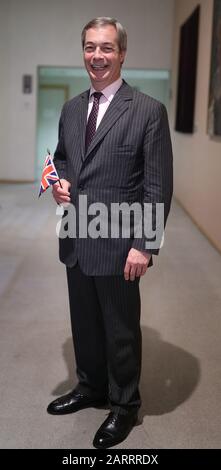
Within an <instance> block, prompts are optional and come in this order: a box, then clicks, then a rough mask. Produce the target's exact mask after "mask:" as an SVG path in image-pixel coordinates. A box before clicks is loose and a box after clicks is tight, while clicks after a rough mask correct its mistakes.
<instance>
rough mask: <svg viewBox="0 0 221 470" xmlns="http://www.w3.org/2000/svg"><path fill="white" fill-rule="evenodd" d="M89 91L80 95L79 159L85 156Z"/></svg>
mask: <svg viewBox="0 0 221 470" xmlns="http://www.w3.org/2000/svg"><path fill="white" fill-rule="evenodd" d="M89 92H90V91H89V90H87V91H85V92H84V93H82V95H81V102H80V110H79V135H80V147H81V149H80V150H81V158H82V160H83V159H84V156H85V132H86V125H87V112H88V100H89Z"/></svg>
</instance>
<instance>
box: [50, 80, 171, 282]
mask: <svg viewBox="0 0 221 470" xmlns="http://www.w3.org/2000/svg"><path fill="white" fill-rule="evenodd" d="M88 98H89V91H86V92H84V93H82V94H80V95H79V96H77V97H75V98H73V99H71V100H70V101H68V102H67V103H65V105H64V107H63V109H62V113H61V117H60V123H59V141H58V145H57V148H56V151H55V156H54V163H55V166H56V168H57V171H58V174H59V176H60V178H65V179H67V180H68V181H69V182H70V183H71V200H72V203H73V204H74V205H75V208H76V214H77V220H78V215H79V206H78V202H79V195H80V194H81V195H87V202H88V206H89V205H90V204H92V203H94V202H102V203H104V204H105V205H106V206H107V208H108V210H110V205H111V203H113V202H118V203H122V202H127V203H129V204H131V203H133V202H140V203H143V202H147V203H156V202H161V203H162V202H163V203H164V214H165V222H166V219H167V216H168V213H169V209H170V203H171V197H172V181H173V178H172V148H171V140H170V132H169V125H168V118H167V112H166V109H165V107H164V105H163V104H161V103H159V102H158V101H156V100H155V99H153V98H151V97H149V96H147V95H144V94H142V93H140V92H138V91H136V90H134V89H132V88H131V87H130V86H129V85H128V84H127V83H126V82H125V81H123V84H122V86H121V87H120V89H119V90H118V91H117V93H116V94H115V96H114V98H113V100H112V101H111V103H110V105H109V107H108V109H107V111H106V113H105V115H104V117H103V119H102V121H101V123H100V125H99V127H98V129H97V131H96V134H95V137H94V139H93V140H92V142H91V144H90V146H89V148H88V149H87V152H85V130H86V123H87V110H88ZM145 241H146V240H145V236H143V237H142V238H134V237H133V233H132V234H131V236H130V237H129V238H110V237H108V238H101V237H100V238H97V239H93V238H90V237H88V238H83V239H82V238H65V239H59V245H60V247H59V252H60V260H61V261H62V262H64V263H65V264H66V265H67V266H74V265H75V264H76V262H77V260H78V262H79V265H80V267H81V269H82V270H83V271H84V272H85V273H86V274H88V275H114V274H122V273H123V270H124V265H125V261H126V258H127V255H128V252H129V250H130V248H131V247H134V248H136V249H139V250H144V251H145ZM148 252H152V254H153V253H154V254H158V250H151V249H148ZM151 263H152V260H151Z"/></svg>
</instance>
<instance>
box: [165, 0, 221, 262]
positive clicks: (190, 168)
mask: <svg viewBox="0 0 221 470" xmlns="http://www.w3.org/2000/svg"><path fill="white" fill-rule="evenodd" d="M197 4H200V5H201V11H200V30H199V48H198V66H197V87H196V102H195V126H196V131H195V133H194V134H192V135H185V134H181V133H178V132H173V133H172V138H173V148H174V170H175V171H174V182H175V195H176V197H177V199H178V200H179V201H180V202H181V204H182V205H183V207H184V208H185V209H186V210H187V212H188V213H189V214H190V215H191V217H192V218H193V220H194V221H195V222H196V223H197V224H198V226H199V227H200V228H201V230H202V231H203V232H204V233H205V234H206V235H207V236H208V238H209V239H210V240H211V241H212V242H213V244H214V245H215V246H216V247H217V248H218V249H219V250H221V209H220V201H221V183H220V181H221V179H220V177H221V139H211V138H210V137H209V135H208V134H207V109H208V90H209V77H210V55H211V40H212V9H213V2H212V1H211V0H201V1H199V0H185V1H183V0H176V2H175V23H174V25H175V26H174V39H173V44H174V51H173V69H172V77H173V84H172V90H173V92H172V96H173V99H172V103H171V104H172V106H171V108H172V113H171V115H172V118H171V127H172V126H173V128H174V122H175V107H176V86H177V68H178V46H179V28H180V25H181V24H182V23H183V22H184V21H185V19H186V18H187V17H188V16H189V15H190V14H191V13H192V11H193V10H194V8H195V7H196V6H197ZM187 250H188V247H187ZM202 262H203V259H202Z"/></svg>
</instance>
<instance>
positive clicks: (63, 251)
mask: <svg viewBox="0 0 221 470" xmlns="http://www.w3.org/2000/svg"><path fill="white" fill-rule="evenodd" d="M82 46H83V53H84V62H85V67H86V69H87V72H88V74H89V77H90V80H91V89H90V90H89V91H87V92H84V93H82V94H81V95H79V96H77V97H75V98H74V99H72V100H70V101H69V102H67V103H66V104H65V105H64V107H63V110H62V113H61V119H60V125H59V142H58V146H57V149H56V152H55V158H54V162H55V165H56V168H57V171H58V174H59V176H60V178H61V185H62V188H61V187H60V186H59V184H55V185H54V186H53V196H54V199H55V201H56V202H57V203H58V204H63V203H70V202H71V203H72V204H74V207H75V208H76V214H77V215H78V219H79V225H80V222H81V219H82V217H83V212H82V206H81V204H82V202H81V201H82V199H81V198H82V196H84V197H86V196H87V202H88V205H89V206H91V205H92V204H94V203H102V204H103V205H105V207H107V208H108V210H109V209H110V207H111V204H113V203H127V204H133V203H139V204H141V207H143V206H144V203H154V204H155V203H163V204H164V222H166V218H167V215H168V212H169V208H170V202H171V196H172V151H171V141H170V134H169V127H168V120H167V114H166V110H165V107H164V106H163V105H162V104H161V103H159V102H157V101H156V100H154V99H152V98H150V97H148V96H146V95H144V94H142V93H139V92H137V91H135V90H134V89H132V88H131V87H130V86H129V85H127V83H126V82H125V81H123V80H122V79H121V76H120V74H121V66H122V64H123V62H124V58H125V54H126V46H127V36H126V32H125V30H124V28H123V27H122V25H121V24H120V23H119V22H117V21H116V20H115V19H111V18H96V19H94V20H92V21H91V22H90V23H88V24H87V25H86V26H85V28H84V29H83V32H82ZM91 207H92V206H91ZM99 207H100V206H99ZM102 207H103V206H102ZM91 213H92V212H91ZM90 220H91V219H90ZM108 223H109V220H108ZM78 228H79V227H78ZM120 228H122V221H121V227H120ZM59 243H60V259H61V261H63V262H64V263H65V264H66V266H67V279H68V289H69V300H70V311H71V321H72V333H73V341H74V348H75V356H76V365H77V376H78V381H79V383H78V385H77V387H76V388H75V389H74V390H73V391H72V392H71V393H69V394H67V395H65V396H63V397H60V398H58V399H57V400H54V401H53V402H52V403H50V405H49V406H48V412H49V413H51V414H65V413H71V412H75V411H77V410H80V409H82V408H86V407H89V406H99V405H104V404H105V403H106V402H107V401H109V405H110V408H111V411H110V414H109V415H108V417H107V419H106V420H105V421H104V423H103V424H102V425H101V427H100V428H99V429H98V431H97V433H96V435H95V437H94V441H93V445H94V446H95V447H97V448H107V447H111V446H114V445H116V444H118V443H119V442H121V441H123V440H124V439H125V438H126V437H127V435H128V434H129V432H130V431H131V429H132V427H133V426H134V425H135V423H136V420H137V414H138V409H139V407H140V405H141V400H140V394H139V390H138V384H139V378H140V369H141V332H140V295H139V279H140V276H142V275H143V274H145V272H146V270H147V267H148V266H150V265H151V264H152V254H158V251H159V250H158V249H156V248H153V249H151V246H149V245H148V248H146V246H147V245H146V238H145V234H142V236H141V237H137V236H136V229H134V231H133V229H131V232H130V236H128V237H120V236H119V237H116V236H112V237H111V236H110V231H109V232H108V236H107V233H106V234H105V236H100V237H93V236H91V237H90V236H85V235H84V236H83V237H81V236H78V237H76V238H72V237H69V238H68V237H67V238H60V240H59Z"/></svg>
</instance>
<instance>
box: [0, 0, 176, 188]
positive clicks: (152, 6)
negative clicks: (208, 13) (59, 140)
mask: <svg viewBox="0 0 221 470" xmlns="http://www.w3.org/2000/svg"><path fill="white" fill-rule="evenodd" d="M0 3H1V12H0V67H1V73H0V103H1V106H0V114H1V117H0V119H1V126H0V138H1V145H0V180H2V179H10V180H33V179H34V176H35V156H36V150H35V139H36V113H37V109H36V103H37V66H38V65H53V66H82V65H83V62H82V53H81V46H80V33H81V29H82V26H83V25H84V24H85V23H86V22H87V21H89V20H90V19H91V18H92V17H94V16H115V17H117V18H118V19H119V20H120V21H121V22H122V23H123V24H124V25H125V27H126V29H127V31H128V57H127V60H126V62H125V66H126V67H131V68H147V69H148V68H150V69H151V68H157V69H170V67H171V55H172V29H173V28H172V26H173V5H174V0H136V2H134V0H111V1H110V0H90V1H89V0H19V1H18V0H0ZM2 63H4V66H3V67H2ZM23 74H32V75H33V77H34V90H33V93H32V94H31V95H23V94H22V90H21V86H22V85H21V84H22V75H23Z"/></svg>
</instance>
